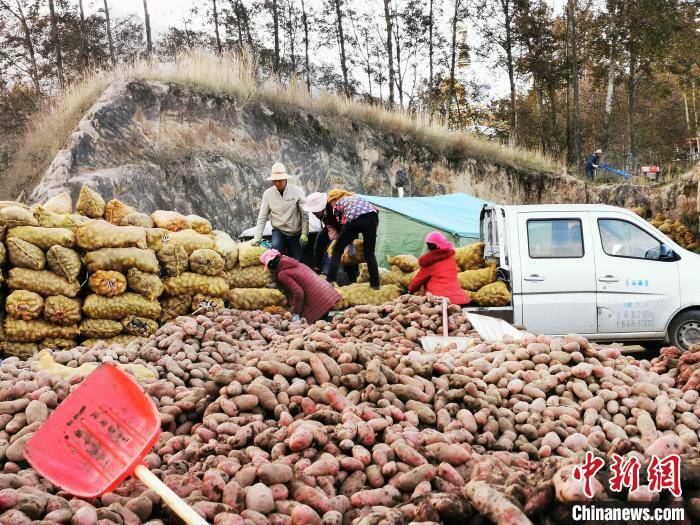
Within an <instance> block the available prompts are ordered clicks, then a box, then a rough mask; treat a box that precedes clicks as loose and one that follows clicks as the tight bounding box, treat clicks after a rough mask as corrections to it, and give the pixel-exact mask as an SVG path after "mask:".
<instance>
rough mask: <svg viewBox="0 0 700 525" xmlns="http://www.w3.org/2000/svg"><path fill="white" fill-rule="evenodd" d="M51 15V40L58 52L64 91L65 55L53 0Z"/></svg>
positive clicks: (58, 70)
mask: <svg viewBox="0 0 700 525" xmlns="http://www.w3.org/2000/svg"><path fill="white" fill-rule="evenodd" d="M49 13H50V14H51V39H52V40H53V47H54V50H55V51H56V72H57V73H58V85H59V86H60V87H61V89H63V88H64V86H65V85H66V79H65V76H64V74H63V53H62V52H61V39H60V38H59V35H58V22H57V20H56V10H55V9H54V5H53V0H49Z"/></svg>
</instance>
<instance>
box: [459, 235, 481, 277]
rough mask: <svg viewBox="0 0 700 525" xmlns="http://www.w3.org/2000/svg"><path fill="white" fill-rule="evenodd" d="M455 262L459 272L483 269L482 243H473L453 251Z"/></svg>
mask: <svg viewBox="0 0 700 525" xmlns="http://www.w3.org/2000/svg"><path fill="white" fill-rule="evenodd" d="M455 260H456V261H457V266H459V268H460V270H462V271H466V270H478V269H480V268H483V267H484V264H485V263H484V243H483V242H475V243H474V244H469V245H467V246H463V247H461V248H456V249H455Z"/></svg>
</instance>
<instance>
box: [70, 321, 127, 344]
mask: <svg viewBox="0 0 700 525" xmlns="http://www.w3.org/2000/svg"><path fill="white" fill-rule="evenodd" d="M79 328H80V335H81V336H82V337H89V338H93V339H101V338H105V337H116V336H118V335H119V334H121V333H122V330H123V329H124V327H123V326H122V324H121V323H120V322H119V321H114V320H111V319H83V321H82V322H81V323H80V327H79Z"/></svg>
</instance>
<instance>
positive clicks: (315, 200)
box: [301, 191, 328, 213]
mask: <svg viewBox="0 0 700 525" xmlns="http://www.w3.org/2000/svg"><path fill="white" fill-rule="evenodd" d="M327 199H328V194H326V193H320V192H318V191H317V192H315V193H312V194H311V195H309V196H308V197H306V200H304V204H302V205H301V209H302V210H304V211H308V212H311V213H318V212H320V211H323V210H324V209H325V208H326V200H327Z"/></svg>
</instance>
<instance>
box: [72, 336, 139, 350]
mask: <svg viewBox="0 0 700 525" xmlns="http://www.w3.org/2000/svg"><path fill="white" fill-rule="evenodd" d="M102 341H104V342H105V343H106V344H107V346H111V345H119V346H128V345H130V344H131V343H144V342H146V341H148V339H147V338H146V337H140V336H138V335H118V336H116V337H110V338H107V337H105V338H100V339H85V341H83V342H82V343H80V344H81V346H84V347H86V348H91V347H93V346H95V345H96V344H97V343H100V342H102Z"/></svg>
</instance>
